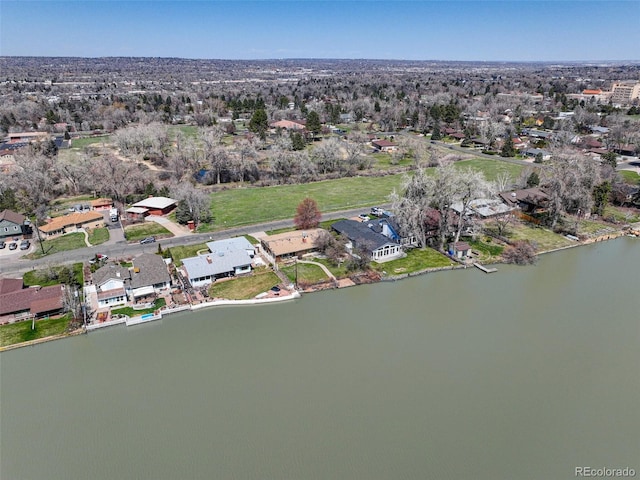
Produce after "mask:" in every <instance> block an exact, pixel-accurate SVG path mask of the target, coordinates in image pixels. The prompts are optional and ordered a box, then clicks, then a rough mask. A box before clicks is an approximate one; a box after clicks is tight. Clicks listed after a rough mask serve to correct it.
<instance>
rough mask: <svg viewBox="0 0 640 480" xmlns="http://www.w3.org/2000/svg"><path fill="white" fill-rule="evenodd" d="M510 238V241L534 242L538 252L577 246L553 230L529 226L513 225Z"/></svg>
mask: <svg viewBox="0 0 640 480" xmlns="http://www.w3.org/2000/svg"><path fill="white" fill-rule="evenodd" d="M508 238H509V239H510V240H529V241H531V242H534V243H535V244H536V250H537V251H538V252H544V251H547V250H553V249H556V248H561V247H566V246H568V245H574V244H575V242H572V241H571V240H569V239H568V238H565V237H563V236H562V235H559V234H557V233H554V232H552V231H551V230H547V229H546V228H542V227H537V226H534V225H528V224H527V225H525V224H514V225H511V226H510V233H509V235H508Z"/></svg>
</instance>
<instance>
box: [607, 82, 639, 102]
mask: <svg viewBox="0 0 640 480" xmlns="http://www.w3.org/2000/svg"><path fill="white" fill-rule="evenodd" d="M611 92H612V95H611V100H612V101H613V103H619V104H622V105H627V104H630V103H632V102H633V101H634V100H637V99H638V98H640V82H636V81H634V80H628V81H623V82H616V83H614V84H613V85H612V86H611Z"/></svg>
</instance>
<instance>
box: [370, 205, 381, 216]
mask: <svg viewBox="0 0 640 480" xmlns="http://www.w3.org/2000/svg"><path fill="white" fill-rule="evenodd" d="M383 213H384V210H383V209H382V208H380V207H371V215H375V216H376V217H380V216H382V214H383Z"/></svg>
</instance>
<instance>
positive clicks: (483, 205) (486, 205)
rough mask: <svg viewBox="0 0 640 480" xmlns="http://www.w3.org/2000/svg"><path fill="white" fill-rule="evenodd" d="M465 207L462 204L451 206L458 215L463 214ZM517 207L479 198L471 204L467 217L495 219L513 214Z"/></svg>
mask: <svg viewBox="0 0 640 480" xmlns="http://www.w3.org/2000/svg"><path fill="white" fill-rule="evenodd" d="M463 208H464V206H463V204H462V202H456V203H454V204H453V205H451V209H452V210H453V211H455V212H456V213H457V214H458V215H460V214H462V210H463ZM514 209H515V207H513V206H510V205H507V204H506V203H503V202H502V201H501V200H498V199H497V198H478V199H476V200H472V201H471V202H469V205H468V208H467V211H466V215H470V216H475V217H478V218H483V219H484V218H495V217H501V216H503V215H507V214H509V213H511V212H512V211H513V210H514Z"/></svg>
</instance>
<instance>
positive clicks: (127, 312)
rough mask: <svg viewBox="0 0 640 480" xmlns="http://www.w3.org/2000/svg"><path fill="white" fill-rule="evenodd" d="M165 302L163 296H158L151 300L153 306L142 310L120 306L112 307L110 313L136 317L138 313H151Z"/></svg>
mask: <svg viewBox="0 0 640 480" xmlns="http://www.w3.org/2000/svg"><path fill="white" fill-rule="evenodd" d="M166 304H167V301H166V300H165V299H164V298H158V299H157V300H156V301H155V302H153V307H151V308H145V309H143V310H134V309H133V308H131V307H122V308H114V309H113V310H111V315H117V314H119V315H127V316H128V317H137V316H139V315H144V314H145V313H153V312H155V311H156V310H158V309H159V308H162V307H164V306H165V305H166Z"/></svg>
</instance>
